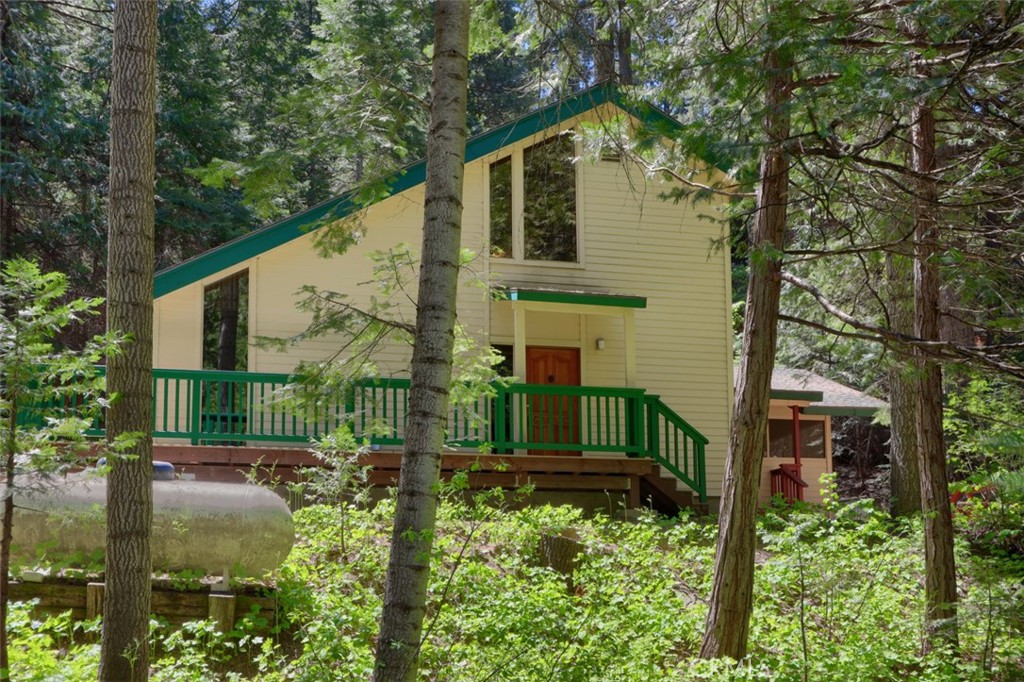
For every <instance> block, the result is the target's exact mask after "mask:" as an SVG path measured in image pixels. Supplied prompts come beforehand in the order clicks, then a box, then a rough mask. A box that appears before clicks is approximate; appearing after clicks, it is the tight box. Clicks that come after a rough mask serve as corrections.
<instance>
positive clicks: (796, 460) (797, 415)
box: [790, 405, 804, 501]
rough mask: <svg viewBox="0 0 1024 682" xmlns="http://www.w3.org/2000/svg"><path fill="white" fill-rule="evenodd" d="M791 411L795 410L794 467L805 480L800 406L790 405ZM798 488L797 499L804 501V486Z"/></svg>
mask: <svg viewBox="0 0 1024 682" xmlns="http://www.w3.org/2000/svg"><path fill="white" fill-rule="evenodd" d="M790 409H791V410H793V465H794V467H795V468H794V471H793V473H794V474H796V476H797V478H801V479H802V478H803V473H802V471H801V469H802V467H801V465H800V406H799V405H790ZM794 487H795V488H796V499H798V500H801V501H803V499H804V489H803V486H799V485H794Z"/></svg>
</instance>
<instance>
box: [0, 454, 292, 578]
mask: <svg viewBox="0 0 1024 682" xmlns="http://www.w3.org/2000/svg"><path fill="white" fill-rule="evenodd" d="M169 466H170V465H168V464H166V463H161V462H157V463H155V466H154V479H155V480H154V481H153V535H152V553H153V570H154V571H156V572H163V571H167V572H170V571H182V570H200V571H204V572H205V573H206V574H207V575H222V576H226V575H227V574H228V573H229V572H230V574H231V575H248V576H258V575H262V574H263V573H265V572H267V571H271V570H273V569H275V568H277V567H278V566H279V565H280V564H281V562H282V561H284V559H285V557H286V556H287V555H288V552H289V551H290V550H291V547H292V543H293V542H294V539H295V526H294V524H293V523H292V515H291V511H290V510H289V509H288V505H287V504H285V502H284V500H282V499H281V498H280V497H278V496H277V495H276V494H274V493H273V492H272V491H270V490H267V489H266V488H261V487H259V486H256V485H252V484H248V483H215V482H207V481H184V480H178V479H175V478H173V467H172V468H171V469H170V471H171V475H170V477H169V476H168V472H167V467H169ZM22 480H24V481H25V483H26V484H27V485H25V486H20V487H23V488H25V491H24V492H16V493H15V495H14V504H15V510H14V524H13V525H14V528H13V531H14V536H13V538H12V540H13V543H12V544H13V547H12V558H14V559H15V560H18V561H20V562H21V563H29V564H35V563H45V564H55V563H60V564H62V565H64V566H68V567H78V568H86V567H87V566H88V564H89V563H90V562H93V563H95V561H96V560H97V559H96V557H100V556H102V551H103V548H104V545H105V543H106V504H107V480H106V478H104V477H102V476H100V475H97V474H96V472H95V471H85V472H81V473H76V474H70V475H68V476H67V477H65V478H62V479H55V480H46V481H41V480H40V479H34V480H32V479H29V478H28V477H25V478H24V479H22Z"/></svg>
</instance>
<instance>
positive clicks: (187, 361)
mask: <svg viewBox="0 0 1024 682" xmlns="http://www.w3.org/2000/svg"><path fill="white" fill-rule="evenodd" d="M202 292H203V289H202V287H201V286H199V285H192V286H190V287H185V288H184V289H178V290H177V291H173V292H171V293H169V294H167V295H166V296H161V297H160V298H158V299H156V301H154V302H153V366H154V367H160V368H163V369H198V368H199V366H200V364H201V363H202V361H203V357H202V355H203V342H202V338H203V294H202Z"/></svg>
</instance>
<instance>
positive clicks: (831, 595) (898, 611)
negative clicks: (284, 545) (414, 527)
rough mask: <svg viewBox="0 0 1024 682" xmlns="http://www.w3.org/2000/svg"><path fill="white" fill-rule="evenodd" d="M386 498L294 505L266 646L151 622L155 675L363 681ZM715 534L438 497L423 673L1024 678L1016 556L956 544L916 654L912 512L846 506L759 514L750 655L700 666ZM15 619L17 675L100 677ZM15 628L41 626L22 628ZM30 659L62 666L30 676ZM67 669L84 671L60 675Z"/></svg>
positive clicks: (378, 586) (681, 525)
mask: <svg viewBox="0 0 1024 682" xmlns="http://www.w3.org/2000/svg"><path fill="white" fill-rule="evenodd" d="M492 502H493V500H492ZM393 510H394V505H393V502H392V501H389V500H385V501H384V502H382V503H380V504H378V505H377V506H375V507H373V508H366V507H359V506H357V505H349V507H348V508H347V509H346V511H345V512H344V513H345V518H346V523H345V525H344V526H342V525H341V524H340V523H339V518H340V516H339V515H340V513H341V512H339V510H338V509H337V508H335V507H326V506H314V507H308V508H306V509H303V510H301V511H299V512H297V513H296V515H295V519H296V524H297V529H298V533H299V539H298V542H297V544H296V547H295V548H294V550H293V551H292V553H291V555H290V556H289V558H288V560H287V561H286V562H285V564H284V565H283V566H282V567H281V568H280V570H279V571H278V573H277V575H276V576H275V580H276V583H277V586H278V595H279V601H280V603H281V609H282V616H283V621H284V629H283V631H281V632H279V633H276V634H273V635H271V636H268V637H266V638H263V639H260V638H257V637H255V636H254V635H252V633H250V632H248V631H247V630H246V629H245V628H244V627H243V628H240V629H239V631H238V632H235V633H232V634H231V635H229V636H226V635H220V634H217V633H215V632H214V631H213V630H212V627H211V626H210V625H209V624H193V625H189V626H186V627H184V628H177V629H175V628H165V627H159V628H157V629H156V630H155V631H154V638H155V643H154V646H155V648H156V650H158V651H160V652H161V654H160V656H159V657H158V659H157V662H156V668H155V670H154V679H157V680H164V681H171V680H173V681H175V682H178V681H181V682H186V681H187V682H193V681H196V682H198V681H199V680H204V681H205V680H237V679H254V680H264V681H275V682H276V681H277V680H300V681H301V680H306V681H310V682H312V681H314V680H316V681H317V682H319V681H322V680H364V679H367V678H368V676H369V673H370V671H371V670H372V665H373V646H374V644H375V639H374V638H375V633H376V628H377V619H378V618H379V616H380V611H381V605H382V595H383V590H384V584H383V583H384V573H385V568H386V565H387V553H388V540H389V537H390V532H391V516H392V513H393ZM550 534H561V535H563V536H568V537H572V538H573V539H575V540H576V541H577V542H578V543H579V546H580V547H581V549H582V552H581V553H580V554H579V556H578V557H577V560H576V563H575V569H574V571H573V575H572V580H571V581H569V582H568V584H567V581H566V579H565V576H563V575H561V574H559V573H558V572H557V571H555V570H553V569H551V568H548V567H546V566H545V565H544V562H543V561H542V560H541V552H540V550H539V548H540V544H541V542H542V537H544V536H545V535H550ZM714 536H715V527H714V526H713V525H710V524H708V523H707V522H706V521H703V520H698V519H692V518H686V517H683V518H679V519H674V520H671V521H666V520H665V519H663V518H660V517H657V516H655V515H653V514H645V515H642V516H641V517H640V518H639V520H638V521H637V522H636V523H624V522H620V521H613V520H610V519H609V518H607V517H603V516H599V517H596V518H586V517H585V516H584V515H583V514H581V513H580V512H579V511H578V510H576V509H573V508H570V507H531V508H525V509H521V510H511V509H508V508H504V507H500V506H497V507H495V506H492V505H482V504H475V503H472V502H471V503H467V504H461V503H452V502H449V503H446V504H445V505H444V507H443V508H442V510H441V513H440V515H439V524H438V531H437V539H436V543H435V546H436V551H437V552H438V556H437V561H435V562H434V569H433V574H432V579H431V582H430V586H429V601H428V610H427V619H426V623H425V639H424V645H423V649H422V657H421V658H422V660H421V663H422V675H421V679H424V680H428V679H429V680H444V681H452V682H470V681H473V682H481V681H483V680H491V681H495V682H497V681H517V682H518V681H522V682H531V681H534V680H537V681H540V680H559V681H562V680H565V681H567V682H583V681H587V682H604V681H606V680H624V681H626V682H646V681H648V680H651V681H655V680H669V679H671V680H715V681H723V682H724V681H725V680H776V681H780V682H787V681H794V682H795V681H798V680H799V681H803V680H815V681H819V682H820V681H828V680H836V681H837V682H838V681H846V680H865V681H867V680H871V681H887V680H894V681H896V680H898V681H900V682H903V681H904V680H909V679H913V680H929V681H932V682H938V681H943V682H947V681H948V682H953V681H954V680H956V681H959V680H979V681H980V680H996V681H1009V680H1017V679H1021V678H1022V676H1024V622H1022V616H1021V614H1022V613H1024V596H1022V594H1021V592H1020V589H1019V576H1015V575H1013V574H1012V570H1013V569H1014V567H1013V565H1012V564H1009V563H1008V562H1007V561H1006V560H1005V559H1002V558H998V557H972V556H971V555H970V554H969V553H968V551H967V545H966V544H965V543H960V544H959V545H958V566H959V570H960V578H961V592H962V595H963V601H962V602H961V609H960V612H961V621H960V636H961V644H962V654H963V655H962V657H961V658H959V659H958V658H955V657H953V656H951V655H949V654H948V653H947V652H942V651H938V652H933V653H930V654H927V655H922V653H921V621H922V612H923V588H922V584H921V582H922V572H923V559H922V556H921V552H920V549H919V548H920V546H921V544H922V543H921V523H920V521H919V520H911V521H898V522H894V521H891V520H890V519H889V518H888V517H887V516H885V515H883V514H881V513H878V512H876V511H875V510H873V509H872V508H871V507H870V506H868V505H860V504H857V505H851V506H841V505H838V504H830V505H829V506H828V507H824V508H822V507H818V508H815V507H810V506H805V507H799V508H796V509H793V508H786V509H782V508H778V509H774V510H769V511H767V512H766V513H765V515H764V516H763V517H762V519H761V522H760V524H759V531H758V537H759V549H758V554H757V567H756V571H755V581H756V584H755V597H756V599H755V604H754V612H753V619H752V621H751V640H750V655H749V656H748V658H747V659H745V660H744V661H740V662H739V663H738V664H736V665H732V664H731V663H729V662H723V661H701V660H699V659H697V652H698V648H699V645H700V639H701V635H702V633H703V628H704V619H705V617H706V614H707V598H708V595H709V593H710V589H711V577H712V576H711V571H712V567H713V559H714V543H713V539H714ZM343 538H344V543H343V542H342V539H343ZM21 613H22V614H24V611H22V612H21ZM19 618H21V620H19V621H18V622H19V623H21V625H20V626H19V630H18V635H16V636H15V643H16V647H17V648H18V654H17V657H16V666H15V678H16V679H72V680H74V679H86V678H88V677H90V675H94V674H95V667H94V666H95V661H96V653H95V647H94V645H90V644H74V645H72V646H69V645H68V644H67V641H68V637H67V635H63V634H60V633H64V632H65V631H66V630H67V628H68V627H69V621H60V620H55V621H53V622H52V623H50V622H49V621H48V622H47V623H48V624H43V625H39V624H36V625H34V626H32V627H29V626H28V625H26V621H25V617H24V615H22V616H19ZM27 631H31V632H33V633H42V634H41V635H38V634H36V635H33V636H34V637H36V639H32V638H27V639H23V638H22V637H21V636H20V635H21V634H22V633H25V632H27ZM47 633H49V634H47ZM60 637H63V639H60ZM33 659H38V661H40V662H41V663H40V665H39V669H41V670H51V671H58V672H56V673H54V674H56V675H58V676H57V677H50V678H47V677H46V676H45V675H44V676H36V677H33V676H32V675H31V674H27V673H26V671H27V670H32V669H33V665H35V664H34V663H29V661H32V660H33ZM60 666H66V667H60ZM69 670H82V671H84V672H83V673H82V674H81V675H79V676H78V677H74V676H72V675H71V674H70V673H68V674H67V676H66V677H63V678H62V677H60V675H61V674H62V672H61V671H63V672H66V671H69ZM90 670H91V673H90V672H89V671H90ZM76 674H77V673H76Z"/></svg>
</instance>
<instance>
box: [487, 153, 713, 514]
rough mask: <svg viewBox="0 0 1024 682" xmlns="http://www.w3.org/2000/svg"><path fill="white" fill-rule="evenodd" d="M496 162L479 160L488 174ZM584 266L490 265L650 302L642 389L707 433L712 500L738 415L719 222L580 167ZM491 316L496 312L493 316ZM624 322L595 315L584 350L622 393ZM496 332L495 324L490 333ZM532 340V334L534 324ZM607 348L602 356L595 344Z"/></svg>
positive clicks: (597, 376)
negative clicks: (599, 341) (715, 243)
mask: <svg viewBox="0 0 1024 682" xmlns="http://www.w3.org/2000/svg"><path fill="white" fill-rule="evenodd" d="M488 161H489V159H484V160H482V161H481V162H478V163H479V165H481V166H482V167H486V166H485V164H486V163H487V162H488ZM579 187H580V193H579V197H580V198H581V200H582V221H583V234H582V239H581V247H580V249H581V257H582V258H581V260H582V261H583V263H582V264H567V265H558V264H552V263H515V262H510V261H506V260H499V259H493V260H491V271H492V275H493V276H495V277H496V278H497V279H499V280H504V281H506V282H509V283H513V284H519V285H524V286H525V285H534V286H554V287H558V286H562V287H570V288H580V289H584V290H586V289H589V290H603V291H610V292H615V293H623V294H637V295H641V296H646V297H647V308H646V309H644V310H637V311H636V340H637V349H636V355H637V372H638V374H637V385H638V386H640V387H642V388H646V389H647V390H648V392H649V393H654V394H657V395H660V396H661V397H662V399H663V400H664V401H665V402H666V404H668V405H669V406H670V407H672V408H673V409H674V410H675V411H676V412H678V413H679V414H680V415H681V416H682V417H683V418H684V419H686V420H687V421H688V422H690V423H691V424H693V426H694V427H696V428H697V429H698V430H699V431H700V432H701V433H703V434H704V435H705V436H707V437H708V438H709V439H710V441H711V443H710V445H709V446H708V449H707V472H708V494H709V495H711V496H713V497H714V496H718V495H719V494H720V491H721V480H722V473H723V470H724V465H725V453H726V445H727V440H728V433H729V415H730V409H731V390H732V387H731V384H732V381H731V373H732V330H731V327H730V319H729V310H730V303H731V301H730V297H731V292H730V290H729V285H730V279H729V256H728V253H727V251H726V250H724V249H723V250H715V249H714V248H713V247H712V240H714V239H718V238H720V237H721V236H722V235H723V232H722V230H723V227H722V225H721V224H720V223H716V222H712V221H709V220H702V219H701V218H700V214H701V213H703V214H713V213H714V210H713V208H712V207H709V206H707V205H705V206H704V207H703V208H700V209H697V208H694V207H692V206H691V205H689V204H687V203H685V202H683V203H679V204H673V203H671V202H666V201H664V200H662V199H660V198H659V195H660V194H661V193H662V192H664V191H666V190H667V189H669V187H668V186H667V185H665V184H662V183H661V182H659V181H656V180H649V179H647V178H645V177H643V175H642V174H641V173H640V172H639V171H638V170H637V169H636V168H635V167H631V166H629V165H627V164H622V163H618V162H610V161H601V162H598V163H588V162H584V163H583V164H582V165H581V168H580V184H579ZM492 315H493V313H492ZM621 325H622V322H621V319H619V318H614V317H605V316H596V315H588V316H587V317H586V324H585V329H586V336H587V337H586V338H585V339H583V340H582V341H581V346H582V348H583V349H584V358H585V367H586V370H585V371H586V379H585V380H584V381H585V382H587V383H591V382H592V383H594V384H597V385H611V386H621V385H623V382H624V375H623V369H622V368H621V365H619V366H615V365H614V364H613V363H614V359H615V358H617V357H620V356H619V355H618V350H617V349H619V348H621V344H622V326H621ZM492 328H493V327H492ZM527 333H528V335H529V337H530V338H528V342H531V343H532V342H534V341H533V339H532V337H533V336H534V333H535V332H534V329H533V328H531V326H530V325H529V323H528V324H527ZM599 336H600V337H603V338H605V340H606V350H604V351H596V350H592V349H593V348H594V341H595V340H596V338H597V337H599Z"/></svg>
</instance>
